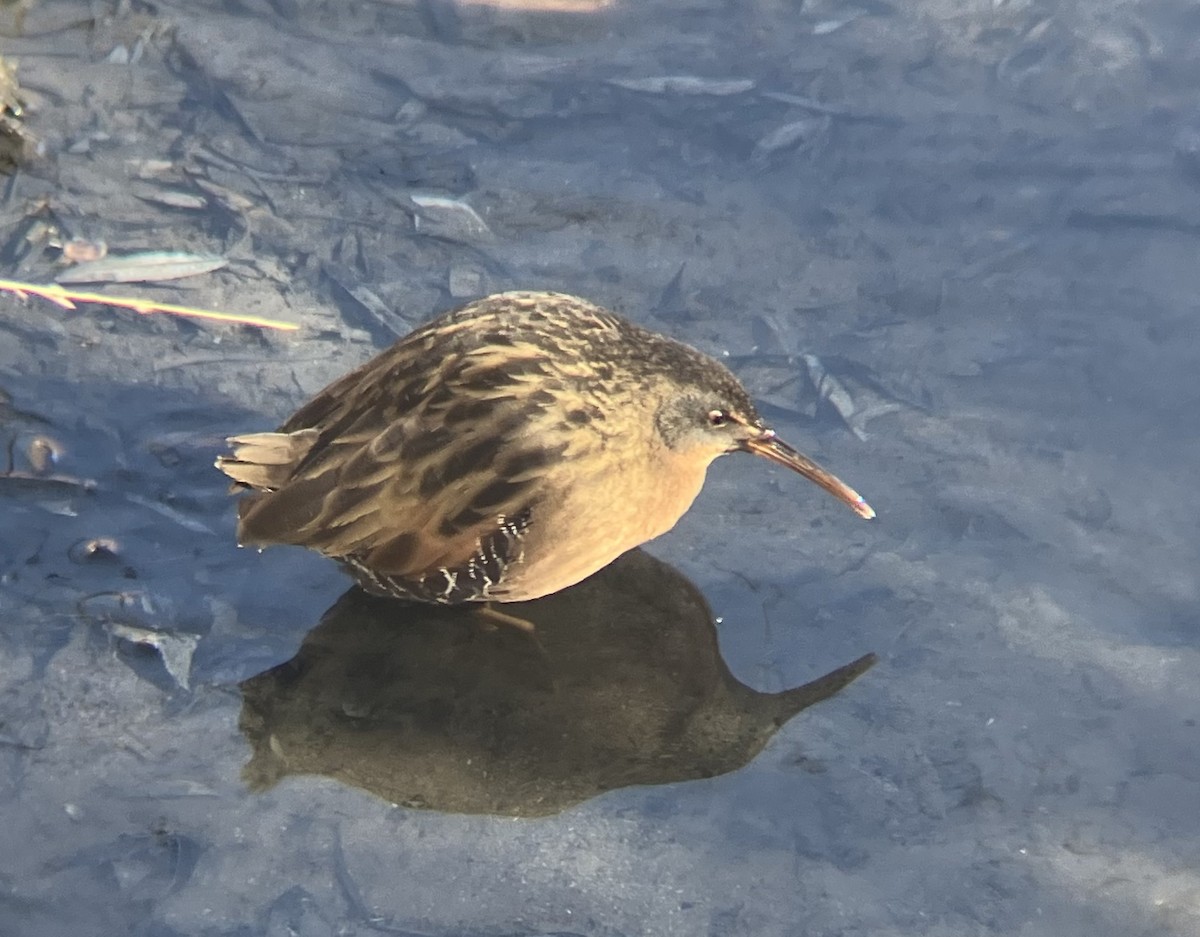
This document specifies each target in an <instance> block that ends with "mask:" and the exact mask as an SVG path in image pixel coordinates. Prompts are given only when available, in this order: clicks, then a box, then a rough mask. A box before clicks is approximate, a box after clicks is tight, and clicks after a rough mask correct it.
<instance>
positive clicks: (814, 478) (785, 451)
mask: <svg viewBox="0 0 1200 937" xmlns="http://www.w3.org/2000/svg"><path fill="white" fill-rule="evenodd" d="M744 445H745V448H746V451H747V452H752V453H754V454H755V455H760V456H762V457H763V458H764V459H770V460H771V461H772V462H777V463H779V464H780V465H783V466H786V467H787V468H790V469H791V470H792V471H793V472H798V473H799V474H801V475H803V476H804V477H805V478H807V479H808V480H809V481H810V482H813V483H814V484H817V485H820V486H821V487H822V488H824V489H825V490H826V491H828V492H829V493H830V494H831V495H833V496H834V497H835V498H837V499H838V500H839V501H844V502H845V503H846V504H848V505H849V506H850V508H851V510H853V511H854V513H855V514H857V515H858V516H859V517H865V518H866V519H867V520H870V519H871V518H872V517H874V516H875V511H874V510H873V509H872V508H871V505H869V504H867V502H866V501H865V500H864V499H863V496H862V495H860V494H859V493H858V492H857V491H855V490H854V489H853V488H851V487H850V486H849V485H847V484H846V483H845V482H844V481H842V480H841V479H840V478H838V477H837V476H836V475H834V474H833V473H832V472H827V471H826V470H825V469H823V468H821V466H819V465H817V463H816V462H814V461H813V460H812V459H810V458H809V457H808V456H806V455H805V454H804V453H802V452H797V451H796V450H795V449H793V448H792V447H791V446H789V445H788V444H787V443H785V442H784V441H783V440H782V439H780V438H779V437H778V436H776V435H775V431H774V430H773V429H769V430H766V431H765V432H763V434H762V435H761V436H755V437H753V438H752V439H748V440H746V442H745V444H744Z"/></svg>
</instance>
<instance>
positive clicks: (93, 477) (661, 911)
mask: <svg viewBox="0 0 1200 937" xmlns="http://www.w3.org/2000/svg"><path fill="white" fill-rule="evenodd" d="M503 6H504V7H506V9H498V8H496V7H488V6H484V5H477V6H457V5H455V4H453V3H450V2H445V0H427V2H424V3H419V4H415V5H412V4H407V3H387V2H376V3H368V2H353V0H350V2H339V3H324V2H317V0H313V2H304V0H301V2H294V0H293V2H285V0H276V2H270V3H268V2H259V0H245V2H240V3H239V2H233V3H215V2H212V3H204V2H191V3H178V4H172V3H160V4H135V5H130V4H126V3H120V4H107V3H81V2H54V0H42V2H40V3H38V4H36V5H34V6H32V8H31V9H30V10H29V12H28V15H27V16H26V17H25V21H24V24H23V25H24V30H23V35H22V36H20V37H14V38H9V39H5V40H4V41H3V42H2V43H0V48H2V51H3V53H4V54H5V56H6V57H11V58H14V59H16V60H18V61H19V68H20V70H19V73H18V77H19V79H20V81H21V84H22V85H23V87H24V88H25V91H26V103H27V112H26V117H25V120H26V125H27V126H28V127H29V128H30V130H31V131H32V132H33V133H34V134H35V135H36V136H37V137H38V138H39V139H40V140H41V143H42V146H43V148H44V153H45V156H44V158H43V160H42V162H41V163H40V164H38V165H35V166H33V167H31V168H29V169H28V170H26V171H23V172H22V173H20V174H19V175H18V176H17V177H16V179H15V180H11V181H8V182H7V184H6V189H5V191H4V198H3V202H2V204H0V265H2V267H0V276H3V277H6V278H10V279H22V280H47V279H50V278H52V277H53V276H54V275H55V273H56V272H57V271H58V270H59V269H61V266H60V260H59V251H58V249H57V248H56V246H55V245H56V244H59V243H61V242H62V240H63V239H66V238H71V237H77V238H82V239H85V240H89V239H90V240H104V241H105V242H107V244H108V246H109V250H110V252H112V253H114V254H120V253H123V252H134V251H145V250H160V251H161V250H172V251H187V252H192V253H203V254H215V255H220V256H222V257H225V258H227V259H228V261H229V263H228V265H227V266H226V267H224V268H223V269H221V270H218V271H216V272H213V273H209V274H206V275H202V276H196V277H192V278H188V279H184V280H179V281H174V282H172V283H165V284H140V283H134V284H121V285H119V286H114V287H110V288H109V289H110V290H112V291H114V292H120V293H122V294H132V295H143V296H150V297H151V298H154V299H157V300H160V301H173V302H183V303H188V304H191V305H199V306H205V307H209V308H216V309H227V310H231V311H238V312H243V313H253V314H258V315H265V316H271V317H275V318H280V319H285V320H288V321H291V322H294V323H297V324H299V325H300V326H301V330H300V331H298V332H296V333H291V334H284V333H275V332H266V331H263V330H259V329H254V328H249V327H230V326H222V325H215V324H206V323H197V322H190V321H183V320H179V319H169V318H166V317H163V316H156V317H139V316H137V315H135V314H133V313H129V312H121V311H116V310H112V309H106V308H103V307H90V308H89V307H82V308H80V309H79V310H78V311H68V310H63V309H59V308H57V307H55V306H53V305H51V304H49V303H45V302H42V301H36V300H31V301H29V302H21V301H19V300H17V299H16V298H14V297H11V296H8V295H5V296H3V297H2V298H0V391H2V392H3V393H2V395H0V442H3V444H4V448H5V456H4V458H5V465H4V468H5V472H4V474H3V476H0V532H2V533H0V831H2V833H0V934H4V935H5V937H7V935H10V934H11V935H14V937H16V935H19V937H58V935H62V934H71V935H76V937H79V935H93V934H94V935H112V934H133V935H156V937H157V935H214V937H215V935H222V937H223V935H239V937H242V935H258V934H264V935H282V934H303V935H318V934H333V933H337V934H369V933H381V934H398V935H426V937H431V935H437V937H450V935H469V937H483V935H488V937H490V935H506V937H507V935H534V934H539V935H551V934H554V935H567V934H571V935H598V937H599V935H603V937H615V935H642V934H654V935H659V934H662V935H696V934H705V935H706V934H712V935H741V934H745V935H872V937H880V935H882V937H891V935H918V934H919V935H926V934H928V935H935V937H963V935H993V934H996V935H1020V937H1040V935H1046V937H1083V935H1086V937H1142V935H1145V937H1150V935H1154V937H1158V935H1164V937H1165V935H1181V937H1188V935H1195V934H1197V933H1200V872H1198V871H1197V870H1198V869H1200V725H1198V724H1197V719H1198V718H1200V678H1198V677H1197V674H1198V673H1200V639H1198V626H1197V591H1198V590H1197V573H1196V570H1197V553H1198V548H1200V528H1198V525H1197V515H1198V512H1197V507H1198V504H1197V501H1198V499H1197V496H1196V493H1195V476H1196V466H1197V465H1198V464H1200V443H1198V441H1197V437H1198V433H1197V430H1198V429H1200V425H1198V424H1200V420H1198V417H1197V412H1198V406H1197V405H1198V403H1200V398H1198V392H1197V387H1198V386H1200V385H1198V380H1197V375H1198V374H1200V338H1198V335H1200V332H1198V328H1197V321H1196V320H1197V296H1200V263H1197V255H1198V251H1200V106H1198V104H1197V98H1196V94H1195V89H1196V87H1197V86H1198V85H1200V42H1198V41H1197V37H1200V13H1198V12H1197V9H1198V8H1197V7H1196V6H1195V4H1194V3H1192V2H1191V0H1158V2H1143V3H1131V2H1120V3H1118V2H1116V0H1058V2H1052V0H1045V2H1037V0H1007V2H1005V0H913V2H909V3H899V2H896V3H891V2H886V0H869V2H866V0H863V2H832V0H831V2H804V0H797V2H793V3H771V2H763V3H747V4H721V3H715V2H712V3H706V2H691V3H665V2H648V3H616V2H614V3H608V4H598V5H596V6H595V7H594V8H589V5H588V4H586V3H584V2H580V3H569V2H567V0H563V2H561V3H558V4H551V5H550V6H551V7H552V8H550V9H546V8H544V7H545V6H546V5H545V4H537V6H539V7H543V8H542V9H536V10H528V9H526V10H522V9H519V4H518V3H517V2H516V0H510V2H506V3H504V4H503ZM3 12H5V13H6V14H11V12H12V11H11V9H10V8H9V9H6V10H5V11H3ZM85 288H91V287H85ZM510 288H551V289H561V290H566V291H569V292H572V293H577V294H580V295H583V296H586V297H588V298H589V299H592V300H595V301H597V302H601V303H603V304H606V305H608V306H610V307H612V308H614V309H617V310H620V311H622V312H624V313H626V314H627V315H629V316H630V317H632V318H634V319H636V320H638V321H640V322H643V323H646V324H648V325H650V326H652V327H655V328H657V329H660V330H662V331H666V332H668V333H670V334H673V335H676V336H678V337H681V338H684V339H686V340H688V341H690V342H692V343H694V344H696V345H698V346H699V347H701V348H704V349H705V350H707V351H710V352H712V353H714V354H717V355H719V356H722V357H724V358H725V359H726V360H727V361H728V362H729V364H730V366H731V367H732V368H733V369H734V370H735V371H737V372H738V374H739V375H740V376H741V377H742V378H743V379H744V380H745V382H746V383H747V385H748V386H749V387H750V388H751V390H752V391H753V393H754V394H755V396H756V397H757V398H758V399H759V400H760V401H761V402H762V409H763V412H764V414H765V415H766V416H767V418H768V419H769V420H770V421H771V422H772V423H773V424H774V425H775V426H776V427H777V429H778V430H779V432H780V434H781V435H782V436H783V437H784V438H786V439H788V440H789V441H791V442H793V443H795V444H796V445H797V446H799V447H800V448H801V449H804V450H805V451H807V452H809V453H810V454H811V455H813V456H815V457H817V458H819V459H820V460H821V461H823V462H824V463H826V464H827V465H828V466H830V467H831V468H832V469H834V470H835V471H836V472H837V473H838V474H839V475H841V476H842V477H843V478H845V479H846V480H847V481H849V482H850V483H851V484H853V485H854V486H855V487H856V488H858V489H859V490H861V491H862V492H863V493H864V494H866V495H867V497H868V498H869V500H870V501H871V503H872V504H873V505H874V506H875V508H876V509H877V510H878V512H879V518H878V519H877V520H876V521H874V522H871V523H865V522H862V521H860V520H859V519H858V518H856V517H855V516H854V515H853V514H852V513H850V512H849V511H847V510H845V508H844V507H843V506H840V505H838V504H837V503H835V502H834V501H832V500H831V499H829V498H827V497H825V496H823V495H822V494H820V493H819V492H817V491H816V490H815V489H813V488H812V487H811V486H809V485H807V484H805V483H804V482H802V481H801V480H800V479H798V478H796V477H794V476H791V475H789V474H786V473H784V472H782V471H777V470H774V469H772V468H770V467H769V466H767V465H766V464H764V463H761V462H760V461H758V460H752V459H749V458H745V457H735V458H729V459H725V460H722V462H720V463H719V464H718V465H717V466H715V468H714V470H713V472H712V473H711V477H710V481H709V484H708V486H707V488H706V490H705V492H704V494H703V495H702V496H701V498H700V500H699V502H698V503H697V505H696V506H695V508H694V509H693V510H692V511H691V513H690V514H689V515H687V517H685V519H684V520H683V521H682V522H681V523H680V525H679V526H678V528H677V529H676V530H675V531H673V532H672V533H671V534H669V535H667V536H665V537H663V538H662V539H661V540H659V541H656V542H655V543H653V544H651V545H650V546H649V548H648V552H649V553H650V554H652V555H653V557H655V558H657V559H656V560H655V559H651V558H649V557H647V556H640V555H634V556H633V557H631V558H629V559H628V560H627V561H626V562H624V563H622V564H620V565H619V566H617V567H614V568H613V569H611V570H609V571H608V572H606V573H605V574H603V575H602V576H600V577H597V579H596V580H594V581H592V582H589V583H587V584H585V586H584V587H582V588H581V590H579V591H573V592H572V593H568V594H564V596H562V597H558V598H556V600H555V603H557V604H554V603H551V605H549V606H547V607H546V608H545V609H542V610H540V611H537V612H531V614H530V617H531V618H534V619H535V620H537V621H538V622H539V629H540V631H541V633H542V635H543V637H542V638H541V641H540V643H539V644H537V645H531V644H529V643H528V641H527V639H526V637H525V636H523V635H520V634H517V633H511V634H510V633H507V632H503V631H501V632H495V633H487V632H482V631H480V630H478V629H475V628H472V627H471V626H470V624H469V623H466V622H464V621H463V620H462V619H461V618H455V617H453V616H450V615H444V614H443V613H437V614H434V615H424V616H422V615H417V614H415V613H412V614H410V613H405V615H408V617H403V616H402V615H401V613H400V612H398V611H394V610H392V609H389V608H384V609H383V610H381V609H380V608H379V607H378V604H377V603H370V602H366V603H364V601H363V600H362V598H361V596H356V595H355V594H353V593H351V594H350V595H347V596H345V597H344V598H340V597H342V595H343V593H344V592H345V590H346V587H347V585H348V583H347V581H346V580H345V578H344V577H343V576H342V574H341V573H340V572H339V571H338V570H337V569H336V568H335V567H334V566H333V564H331V563H328V562H326V561H324V560H322V559H320V558H319V557H315V556H311V555H308V554H305V553H303V552H301V551H292V550H282V549H280V550H271V551H267V552H265V553H263V554H261V555H259V554H257V553H254V552H250V551H239V550H238V549H237V548H236V547H235V545H234V536H233V527H234V517H233V509H232V504H231V502H230V499H229V498H228V497H227V495H226V492H225V485H224V483H223V481H222V478H221V476H220V475H219V474H218V473H217V472H216V471H215V470H214V469H213V468H212V460H213V457H214V454H215V453H216V451H218V449H219V448H220V445H221V439H222V437H223V436H225V435H227V434H228V433H230V432H234V431H239V430H257V429H267V428H270V427H272V426H274V425H275V424H276V423H277V422H278V421H279V420H280V419H281V418H282V417H284V416H286V415H287V414H288V413H289V412H290V411H291V410H292V409H294V408H295V407H296V406H297V405H298V404H299V403H300V402H302V401H303V400H304V399H305V398H306V397H307V396H308V395H310V394H311V393H313V392H315V391H317V390H318V389H320V388H321V387H322V386H323V385H324V384H326V383H327V382H328V381H329V380H331V379H332V378H334V377H336V376H338V375H339V374H341V373H342V372H344V371H346V370H348V369H349V368H350V367H352V366H353V365H356V364H358V363H360V362H362V361H364V360H366V359H367V358H368V357H369V356H370V355H371V354H372V353H373V352H374V351H375V350H376V349H377V348H379V347H382V346H384V345H386V344H387V343H388V342H389V341H390V340H391V339H392V338H393V337H394V336H395V335H396V334H399V333H403V332H404V331H406V330H407V329H409V328H410V327H411V326H412V325H413V324H415V323H417V322H420V321H423V320H424V319H426V318H427V317H428V316H430V315H431V314H433V313H434V312H436V311H439V310H442V309H445V308H449V307H450V306H452V305H454V304H455V303H457V302H461V301H465V300H467V299H469V298H473V297H475V296H479V295H482V294H485V293H488V292H494V291H497V290H501V289H510ZM658 561H661V563H660V562H658ZM439 616H440V617H439ZM571 622H574V623H575V627H576V629H577V630H576V631H574V632H573V631H572V630H571V626H570V623H571ZM564 623H566V624H565V625H564ZM639 623H643V624H644V627H640V628H639ZM318 624H320V627H319V628H317V629H316V630H315V631H313V630H312V629H314V628H315V627H316V626H317V625H318ZM310 632H311V633H310ZM523 641H525V642H526V643H524V644H523V643H522V642H523ZM872 652H873V653H875V654H878V656H879V663H878V664H877V665H876V666H875V667H874V668H873V669H871V670H869V671H867V672H866V673H865V674H862V675H861V676H859V677H858V679H857V680H855V681H854V682H853V683H850V684H849V685H848V686H845V687H844V688H842V689H840V692H837V693H836V694H835V695H830V693H831V692H832V691H833V690H834V689H837V688H838V685H840V684H839V680H838V678H837V677H836V676H835V677H834V678H831V680H832V682H831V681H830V680H826V681H824V682H822V681H821V678H822V676H823V675H825V674H827V673H829V672H831V671H835V669H836V668H839V667H841V666H842V665H845V664H848V663H849V662H851V661H855V660H858V659H860V658H861V657H862V656H863V655H866V654H868V653H872ZM856 672H857V671H853V672H850V673H845V672H844V673H842V675H841V677H842V681H840V682H844V680H845V679H849V677H851V676H853V675H854V674H855V673H856ZM814 681H816V682H815V683H814ZM805 684H812V686H810V687H809V688H808V689H807V690H805V691H798V692H799V695H797V694H795V693H793V694H791V695H789V694H788V693H786V692H785V691H788V690H790V689H791V688H795V687H799V686H802V685H805ZM825 697H828V698H825ZM814 702H815V703H816V705H812V706H811V708H809V706H810V704H812V703H814ZM801 709H803V711H802V712H800V710H801ZM797 713H799V714H798V715H797Z"/></svg>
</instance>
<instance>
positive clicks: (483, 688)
mask: <svg viewBox="0 0 1200 937" xmlns="http://www.w3.org/2000/svg"><path fill="white" fill-rule="evenodd" d="M512 608H513V610H514V611H515V613H516V614H518V615H520V616H522V617H524V618H526V619H528V620H529V621H531V622H532V623H534V625H535V628H536V632H535V634H533V635H531V634H527V633H525V632H522V631H519V630H517V629H515V628H499V629H497V628H494V627H491V628H489V627H487V626H486V625H484V624H483V622H482V620H481V619H480V618H479V617H478V616H477V615H476V614H475V613H474V612H472V611H471V610H468V609H445V608H437V607H427V606H416V605H410V604H407V603H400V602H396V601H393V600H388V599H377V598H373V597H371V596H368V595H366V594H365V593H363V592H361V591H360V590H358V589H353V590H351V591H349V592H347V593H346V594H345V595H344V596H342V598H341V599H340V600H339V601H338V602H337V603H336V604H335V605H334V606H333V607H332V608H331V609H330V610H329V612H328V613H326V615H325V617H324V619H323V620H322V622H321V624H320V625H319V626H318V627H317V628H316V629H315V630H314V631H313V632H312V633H311V634H309V635H308V637H307V638H306V639H305V641H304V644H303V646H302V647H301V649H300V652H299V653H298V654H297V655H296V656H295V657H294V658H293V659H292V660H290V661H288V662H287V663H285V664H281V665H280V666H278V667H275V668H273V669H272V670H269V671H267V672H266V673H263V674H261V675H259V676H256V677H254V678H252V679H250V680H247V681H246V682H244V683H243V684H242V689H243V692H244V702H243V707H242V716H241V719H240V725H241V728H242V731H243V732H244V733H245V734H246V736H247V737H248V738H249V740H250V742H251V744H252V745H253V747H254V755H253V757H252V759H251V761H250V762H249V763H248V764H247V765H246V768H245V771H244V777H245V779H246V780H247V781H248V782H249V783H250V785H251V786H252V787H253V788H256V789H259V790H261V789H265V788H268V787H270V786H272V785H274V784H275V783H277V782H278V781H279V780H280V779H281V778H283V777H285V776H286V775H290V774H324V775H328V776H330V777H334V778H337V779H339V780H341V781H343V782H345V783H347V784H351V785H354V786H356V787H361V788H364V789H366V790H368V791H371V792H373V793H375V794H377V795H379V796H380V797H383V798H386V799H387V800H390V801H392V802H394V803H399V804H404V805H406V806H410V807H425V808H430V809H436V810H444V811H452V812H460V813H490V814H502V815H511V816H545V815H548V814H553V813H556V812H558V811H561V810H564V809H566V808H567V807H570V806H572V805H574V804H577V803H580V802H581V801H584V800H586V799H588V798H590V797H595V796H596V795H598V794H601V793H604V792H605V791H610V790H613V789H615V788H620V787H627V786H630V785H636V784H665V783H669V782H673V781H683V780H689V779H695V778H707V777H712V776H714V775H718V774H724V773H726V772H729V771H734V770H736V769H738V768H740V767H742V766H743V765H745V764H747V763H748V762H749V761H750V760H751V759H752V758H753V757H754V756H755V755H757V754H758V752H760V751H761V750H762V748H763V746H764V745H766V743H767V741H768V740H769V739H770V738H771V736H772V735H773V734H774V733H775V732H776V730H777V729H779V727H780V726H782V725H783V724H784V723H785V722H787V721H788V720H789V719H790V718H791V717H792V716H794V715H796V714H797V713H798V712H800V711H801V710H803V709H805V708H807V707H808V706H811V705H812V704H813V703H817V702H820V701H821V700H823V699H826V698H828V697H830V696H832V695H833V694H834V693H836V692H837V691H838V690H840V689H842V688H843V687H844V686H846V685H847V684H848V683H850V682H851V681H852V680H854V679H855V678H857V677H858V676H859V675H861V674H862V673H863V672H864V671H866V670H867V669H868V668H869V667H871V665H872V664H874V663H875V656H874V655H873V654H868V655H866V656H864V657H861V658H859V659H858V660H856V661H854V662H852V663H850V664H847V665H845V666H843V667H840V668H838V669H837V670H834V671H832V672H831V673H828V674H826V675H825V676H823V677H821V678H819V679H817V680H814V681H812V682H811V683H807V684H804V685H803V686H799V687H795V688H793V689H790V690H786V691H784V692H782V693H759V692H756V691H755V690H752V689H750V688H749V687H747V686H745V685H743V684H742V683H739V682H738V681H737V680H736V679H735V678H734V677H733V675H732V674H731V673H730V672H729V670H728V668H727V667H726V666H725V664H724V662H723V661H722V659H721V655H720V653H719V651H718V647H717V638H716V628H715V626H714V624H713V619H712V613H711V612H710V610H709V608H708V605H707V604H706V602H705V601H704V599H703V597H702V596H701V594H700V592H699V591H698V590H697V589H696V587H695V586H694V585H693V584H692V583H691V582H689V581H688V580H687V579H685V578H684V577H683V576H682V575H680V574H679V573H678V572H677V571H676V570H674V569H673V568H671V567H669V566H667V565H666V564H664V563H662V562H660V561H658V560H656V559H654V558H652V557H650V556H649V555H647V554H645V553H643V552H641V551H637V550H635V551H633V552H631V553H629V554H626V555H625V556H623V557H622V558H621V559H619V560H618V561H617V562H615V563H613V564H612V565H611V566H609V567H608V568H607V569H605V570H603V571H601V572H600V573H598V574H596V575H595V576H593V577H592V578H591V579H589V580H587V581H585V582H583V583H581V584H580V585H578V586H575V587H574V588H571V589H568V590H566V591H564V592H561V593H559V594H557V595H553V596H548V597H547V598H544V599H540V600H538V601H536V602H530V603H525V604H522V605H518V606H513V607H512Z"/></svg>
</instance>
